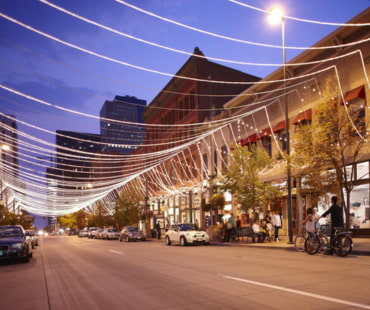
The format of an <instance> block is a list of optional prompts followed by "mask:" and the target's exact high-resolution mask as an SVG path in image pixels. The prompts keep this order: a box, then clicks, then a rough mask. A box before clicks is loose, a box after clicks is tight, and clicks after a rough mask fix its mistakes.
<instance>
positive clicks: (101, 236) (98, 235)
mask: <svg viewBox="0 0 370 310" xmlns="http://www.w3.org/2000/svg"><path fill="white" fill-rule="evenodd" d="M103 232H104V229H103V228H99V229H98V230H97V232H96V235H95V238H96V239H103Z"/></svg>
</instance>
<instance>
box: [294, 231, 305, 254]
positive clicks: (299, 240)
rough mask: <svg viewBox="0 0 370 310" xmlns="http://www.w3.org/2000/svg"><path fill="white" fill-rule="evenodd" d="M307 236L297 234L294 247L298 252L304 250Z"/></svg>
mask: <svg viewBox="0 0 370 310" xmlns="http://www.w3.org/2000/svg"><path fill="white" fill-rule="evenodd" d="M305 240H306V238H305V236H304V235H301V234H300V235H297V236H296V237H295V239H294V247H295V249H296V250H297V251H298V252H304V243H305Z"/></svg>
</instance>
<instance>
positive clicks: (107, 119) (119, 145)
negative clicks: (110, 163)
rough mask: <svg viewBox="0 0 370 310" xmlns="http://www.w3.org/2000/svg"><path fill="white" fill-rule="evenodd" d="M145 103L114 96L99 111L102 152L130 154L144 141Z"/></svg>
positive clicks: (132, 98) (130, 98)
mask: <svg viewBox="0 0 370 310" xmlns="http://www.w3.org/2000/svg"><path fill="white" fill-rule="evenodd" d="M145 107H146V101H145V100H142V99H138V98H136V97H132V96H115V97H114V100H113V101H105V102H104V105H103V107H102V108H101V110H100V135H101V142H102V143H103V148H102V151H103V152H107V153H118V154H124V155H127V154H131V153H132V152H133V151H134V150H136V149H137V148H138V146H139V145H141V144H142V143H143V141H144V135H145V127H144V120H143V114H144V110H145Z"/></svg>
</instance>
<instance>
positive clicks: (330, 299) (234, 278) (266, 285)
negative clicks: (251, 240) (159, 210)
mask: <svg viewBox="0 0 370 310" xmlns="http://www.w3.org/2000/svg"><path fill="white" fill-rule="evenodd" d="M220 276H221V277H224V278H227V279H231V280H235V281H239V282H245V283H249V284H254V285H259V286H264V287H268V288H273V289H276V290H280V291H285V292H289V293H293V294H299V295H304V296H308V297H313V298H317V299H323V300H327V301H331V302H335V303H339V304H344V305H349V306H353V307H358V308H363V309H370V305H364V304H359V303H356V302H352V301H347V300H342V299H338V298H332V297H327V296H323V295H319V294H314V293H309V292H304V291H299V290H295V289H291V288H286V287H282V286H277V285H272V284H267V283H262V282H257V281H251V280H246V279H242V278H237V277H231V276H226V275H223V274H220Z"/></svg>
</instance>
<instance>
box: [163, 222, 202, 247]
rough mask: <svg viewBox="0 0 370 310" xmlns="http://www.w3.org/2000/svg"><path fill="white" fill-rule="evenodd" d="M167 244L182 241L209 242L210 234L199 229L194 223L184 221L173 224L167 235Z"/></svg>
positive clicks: (184, 243)
mask: <svg viewBox="0 0 370 310" xmlns="http://www.w3.org/2000/svg"><path fill="white" fill-rule="evenodd" d="M165 240H166V244H167V245H171V244H172V243H180V245H181V246H185V245H187V244H205V245H207V244H209V235H208V233H206V232H205V231H202V230H197V229H196V228H195V225H194V224H190V223H182V224H174V225H171V226H170V228H169V229H168V230H167V232H166V235H165Z"/></svg>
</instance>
